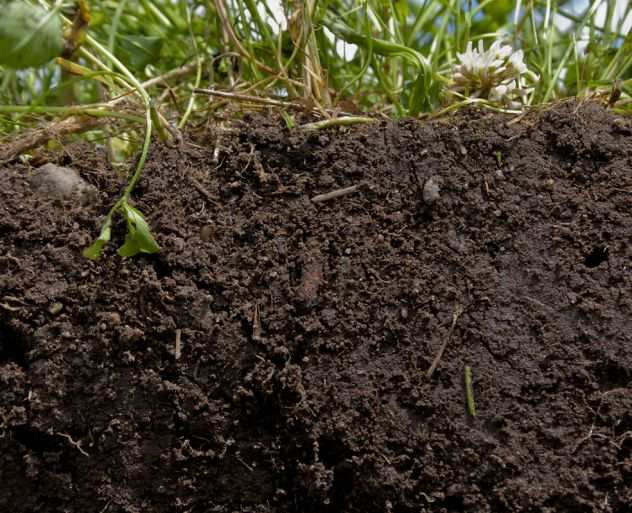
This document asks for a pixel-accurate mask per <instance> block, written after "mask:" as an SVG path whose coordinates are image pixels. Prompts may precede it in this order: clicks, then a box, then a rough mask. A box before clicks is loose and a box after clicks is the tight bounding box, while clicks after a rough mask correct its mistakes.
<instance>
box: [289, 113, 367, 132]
mask: <svg viewBox="0 0 632 513" xmlns="http://www.w3.org/2000/svg"><path fill="white" fill-rule="evenodd" d="M374 121H375V119H374V118H367V117H365V116H345V117H342V118H333V119H324V120H322V121H315V122H314V123H306V124H304V125H301V128H302V129H303V130H322V129H324V128H331V127H334V126H350V125H360V124H364V123H373V122H374Z"/></svg>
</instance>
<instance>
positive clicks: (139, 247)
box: [118, 203, 160, 257]
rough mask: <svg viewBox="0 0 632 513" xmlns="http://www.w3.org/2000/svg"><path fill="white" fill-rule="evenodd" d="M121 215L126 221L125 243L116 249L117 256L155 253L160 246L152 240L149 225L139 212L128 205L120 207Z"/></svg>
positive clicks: (124, 204)
mask: <svg viewBox="0 0 632 513" xmlns="http://www.w3.org/2000/svg"><path fill="white" fill-rule="evenodd" d="M121 213H122V214H123V216H124V217H125V219H126V221H127V234H126V235H125V243H124V244H123V245H122V246H121V247H120V248H119V249H118V254H119V255H120V256H123V257H131V256H134V255H136V254H138V253H157V252H158V251H160V246H159V245H158V243H157V242H156V240H155V239H154V237H153V236H152V234H151V230H150V229H149V225H148V224H147V221H145V218H144V217H143V214H142V213H141V212H140V210H138V209H136V208H134V207H132V206H131V205H130V204H128V203H123V204H122V205H121Z"/></svg>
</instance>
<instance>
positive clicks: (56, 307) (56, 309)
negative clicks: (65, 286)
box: [48, 303, 64, 315]
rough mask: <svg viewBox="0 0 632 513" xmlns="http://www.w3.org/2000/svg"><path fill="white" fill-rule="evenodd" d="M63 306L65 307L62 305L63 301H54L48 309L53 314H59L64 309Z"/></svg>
mask: <svg viewBox="0 0 632 513" xmlns="http://www.w3.org/2000/svg"><path fill="white" fill-rule="evenodd" d="M63 308H64V305H62V304H61V303H53V304H52V305H50V306H49V307H48V311H49V312H50V313H51V314H52V315H57V314H58V313H59V312H61V311H62V309H63Z"/></svg>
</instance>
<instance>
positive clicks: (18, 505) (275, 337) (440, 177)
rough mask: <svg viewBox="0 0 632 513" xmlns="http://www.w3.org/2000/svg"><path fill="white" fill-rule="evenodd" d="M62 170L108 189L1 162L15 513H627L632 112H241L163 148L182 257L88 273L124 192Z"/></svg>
mask: <svg viewBox="0 0 632 513" xmlns="http://www.w3.org/2000/svg"><path fill="white" fill-rule="evenodd" d="M41 159H44V160H46V159H47V160H49V161H51V162H53V163H57V164H62V165H65V166H69V167H72V168H74V169H75V170H77V171H78V172H79V174H80V175H81V176H82V177H83V178H84V179H85V180H87V181H88V182H89V183H90V184H91V185H92V186H94V187H95V188H96V190H97V191H98V193H97V196H96V197H97V199H96V200H95V201H93V202H91V203H90V204H89V205H87V206H81V205H77V204H75V203H73V202H72V201H66V200H55V199H51V198H49V197H47V196H45V195H42V194H40V193H37V192H35V191H33V190H32V188H31V186H30V182H29V177H30V175H31V173H32V172H33V169H32V167H28V166H26V165H25V164H22V163H18V162H14V163H12V164H5V165H4V166H0V511H2V512H15V513H21V512H28V513H35V512H37V513H61V512H64V513H85V512H96V513H98V512H103V513H105V512H107V513H211V512H214V513H233V512H235V513H236V512H251V513H338V512H345V513H347V512H348V513H352V512H353V513H421V512H449V513H457V512H489V513H502V512H508V513H510V512H533V513H536V512H538V513H539V512H550V513H553V512H556V513H559V512H568V513H571V512H572V513H582V512H585V513H590V512H612V513H615V512H616V513H624V512H629V511H631V509H630V508H631V507H632V122H631V120H630V119H621V118H618V117H617V116H615V115H613V114H612V113H610V112H609V111H607V110H606V109H605V108H603V107H601V106H600V105H598V104H596V103H571V102H567V103H562V104H559V105H557V106H556V107H554V108H549V109H546V110H543V111H540V112H537V113H531V114H528V115H526V116H523V117H522V118H510V117H507V116H503V115H500V114H493V113H489V112H478V111H468V112H465V113H461V114H459V115H457V116H456V117H453V118H450V119H443V120H438V121H432V122H419V121H414V120H404V121H398V122H393V121H376V122H375V123H373V124H371V125H365V126H358V127H349V128H332V129H327V130H324V131H305V130H300V129H293V130H289V129H287V128H286V127H285V125H284V123H283V121H282V119H281V118H280V117H278V116H276V115H273V114H270V115H262V114H256V115H247V116H246V117H245V118H243V119H242V120H241V121H236V122H235V123H233V125H232V126H231V128H229V129H222V130H220V129H212V130H210V131H206V132H204V133H197V134H195V135H190V136H187V137H185V139H184V141H183V142H182V143H181V144H180V145H177V146H170V145H167V144H160V143H155V144H154V145H153V147H152V150H151V154H150V157H149V161H148V163H147V167H146V171H145V173H144V175H143V178H142V180H141V183H140V184H139V186H138V188H137V189H136V191H135V193H134V195H133V198H134V203H135V205H136V206H137V207H138V208H139V209H140V210H141V211H142V212H144V213H145V215H146V217H147V219H148V222H149V223H150V225H151V227H152V229H153V232H154V234H155V236H156V239H157V241H158V243H159V244H160V245H161V247H162V251H161V252H160V253H159V254H156V255H145V256H141V257H138V258H133V259H121V258H119V257H118V256H116V254H115V251H116V247H117V245H120V243H121V242H122V238H123V236H124V231H125V228H124V226H123V225H122V224H121V223H120V222H117V223H116V224H115V226H114V228H113V232H114V238H115V239H116V240H114V241H113V242H112V243H111V244H110V245H109V246H108V247H107V249H106V255H105V256H104V257H103V258H102V259H101V260H100V261H98V262H96V263H94V262H91V261H89V260H87V259H85V258H83V257H82V256H81V251H82V249H83V248H85V247H86V246H87V245H88V244H89V243H90V242H91V240H92V239H93V238H94V237H95V236H96V234H97V233H98V230H99V228H100V223H101V222H102V219H103V215H104V214H105V213H107V210H108V208H109V207H110V206H111V205H112V204H113V203H114V201H116V198H117V197H118V194H120V192H121V188H122V186H123V184H124V180H122V179H121V178H120V177H119V176H117V174H116V173H115V172H114V171H112V169H111V168H110V167H109V166H108V164H107V159H106V158H105V156H104V155H103V154H101V153H100V152H99V151H98V150H95V149H88V148H87V147H85V146H69V147H67V148H66V149H65V150H64V151H63V152H61V153H59V154H56V155H52V156H51V155H49V156H47V157H40V160H41ZM349 188H351V189H349ZM336 191H338V192H339V193H340V194H339V195H338V196H337V197H336V194H333V196H334V197H333V198H332V197H331V196H332V195H331V193H332V192H333V193H336ZM340 191H342V192H340ZM322 195H325V196H324V197H323V196H322ZM466 367H467V368H469V369H470V370H471V374H472V387H471V389H469V388H466V386H465V369H466ZM468 395H469V397H470V399H471V404H470V405H469V406H468V404H467V401H466V397H467V396H468ZM474 414H475V415H474Z"/></svg>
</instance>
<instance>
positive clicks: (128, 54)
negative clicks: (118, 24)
mask: <svg viewBox="0 0 632 513" xmlns="http://www.w3.org/2000/svg"><path fill="white" fill-rule="evenodd" d="M163 42H164V39H163V38H162V37H157V36H129V35H128V36H119V38H118V39H117V45H118V53H119V55H120V57H121V58H122V60H123V61H124V62H125V64H127V65H128V66H129V67H131V68H134V69H136V70H144V69H145V66H147V65H148V64H152V63H154V62H156V61H158V59H159V58H160V52H161V50H162V45H163Z"/></svg>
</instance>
